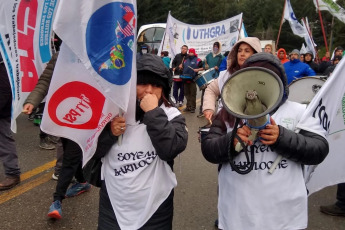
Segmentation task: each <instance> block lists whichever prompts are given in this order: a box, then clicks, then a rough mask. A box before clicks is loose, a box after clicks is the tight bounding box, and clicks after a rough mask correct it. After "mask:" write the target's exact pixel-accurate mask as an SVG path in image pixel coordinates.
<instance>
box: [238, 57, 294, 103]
mask: <svg viewBox="0 0 345 230" xmlns="http://www.w3.org/2000/svg"><path fill="white" fill-rule="evenodd" d="M251 66H257V67H263V68H267V69H269V70H272V71H273V72H275V73H276V74H277V75H278V76H279V77H280V79H281V80H282V82H283V86H284V94H283V99H282V101H281V103H280V104H283V103H284V102H285V101H286V100H287V98H288V96H289V87H288V84H287V77H286V73H285V69H284V66H283V65H282V64H281V62H280V60H279V59H278V58H277V57H276V56H274V55H272V54H269V53H257V54H254V55H252V56H251V57H249V58H248V59H247V60H246V61H245V62H244V64H243V66H242V67H241V69H243V68H246V67H251Z"/></svg>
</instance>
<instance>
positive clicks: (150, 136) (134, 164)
mask: <svg viewBox="0 0 345 230" xmlns="http://www.w3.org/2000/svg"><path fill="white" fill-rule="evenodd" d="M171 84H172V76H171V74H170V72H169V70H168V69H167V68H166V67H165V65H164V64H163V62H162V60H161V59H160V57H159V56H156V55H153V54H145V55H143V56H142V57H141V58H140V59H139V60H138V61H137V104H136V114H135V115H136V116H135V118H136V122H134V123H132V124H128V123H127V120H126V119H125V118H124V117H119V116H116V117H115V118H114V119H113V120H112V121H111V122H110V123H108V124H107V125H106V127H105V128H104V130H103V131H102V133H101V135H100V137H99V139H98V145H97V149H96V153H95V155H100V156H101V155H104V157H103V159H102V169H101V172H102V181H101V190H100V200H99V218H98V229H99V230H108V229H118V230H119V229H172V220H173V208H174V207H173V197H174V187H175V186H176V184H177V182H176V176H175V174H174V172H173V164H174V158H175V157H176V156H177V155H179V154H180V153H181V152H183V151H184V149H185V148H186V146H187V141H188V132H187V128H186V122H185V118H184V117H183V116H182V115H181V113H180V111H179V110H178V109H177V108H175V107H173V106H172V105H171V104H170V102H169V101H168V99H169V94H170V89H171ZM120 136H122V141H121V143H118V139H119V137H120Z"/></svg>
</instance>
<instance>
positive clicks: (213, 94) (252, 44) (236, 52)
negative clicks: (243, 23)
mask: <svg viewBox="0 0 345 230" xmlns="http://www.w3.org/2000/svg"><path fill="white" fill-rule="evenodd" d="M260 52H262V49H261V43H260V40H259V39H258V38H256V37H246V38H242V39H240V40H238V41H237V42H236V44H235V45H234V47H233V48H232V49H231V52H230V53H229V55H228V57H227V60H228V63H229V66H228V70H227V71H222V72H221V73H220V75H219V77H218V78H217V79H215V80H214V81H213V82H211V83H210V84H209V85H208V86H207V88H206V90H205V95H204V104H203V113H204V116H205V118H206V119H207V120H209V121H210V120H211V118H212V116H213V114H214V113H215V110H216V101H217V99H218V97H219V95H220V91H221V90H222V88H223V84H224V82H225V81H226V80H227V79H228V78H229V77H230V76H231V74H233V73H234V72H236V71H237V70H239V69H240V68H241V66H242V65H243V63H244V61H245V60H246V59H247V58H248V57H250V56H251V55H253V54H254V53H260ZM221 107H222V105H221V102H220V103H219V106H218V111H219V110H220V108H221Z"/></svg>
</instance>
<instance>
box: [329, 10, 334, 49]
mask: <svg viewBox="0 0 345 230" xmlns="http://www.w3.org/2000/svg"><path fill="white" fill-rule="evenodd" d="M333 26H334V16H333V17H332V24H331V38H330V39H329V50H332V45H333V44H332V43H333Z"/></svg>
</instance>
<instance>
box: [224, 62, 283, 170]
mask: <svg viewBox="0 0 345 230" xmlns="http://www.w3.org/2000/svg"><path fill="white" fill-rule="evenodd" d="M283 94H284V85H283V82H282V80H281V79H280V77H279V76H278V75H277V74H276V73H274V72H273V71H271V70H269V69H266V68H262V67H247V68H245V69H242V70H239V71H237V72H236V73H235V74H234V75H232V76H231V77H230V78H229V79H228V80H227V81H226V82H225V83H224V86H223V88H222V91H221V100H222V104H223V106H224V108H225V109H226V110H227V112H229V113H230V114H232V115H233V116H234V117H236V118H240V119H245V120H246V124H247V125H248V126H249V127H250V128H251V132H252V135H251V136H250V137H249V139H250V140H252V141H255V140H256V139H257V133H258V131H259V130H260V129H264V128H265V127H266V125H267V124H269V122H270V116H269V113H271V112H273V111H274V110H275V109H276V108H277V107H278V106H279V105H280V103H281V101H282V98H283ZM241 149H242V146H241V144H240V143H238V145H237V146H236V147H235V150H236V151H237V152H239V151H240V150H241ZM278 163H279V162H278ZM272 167H273V165H272ZM272 167H271V168H272ZM274 168H275V167H274ZM273 170H274V169H273ZM273 170H272V172H273Z"/></svg>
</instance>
